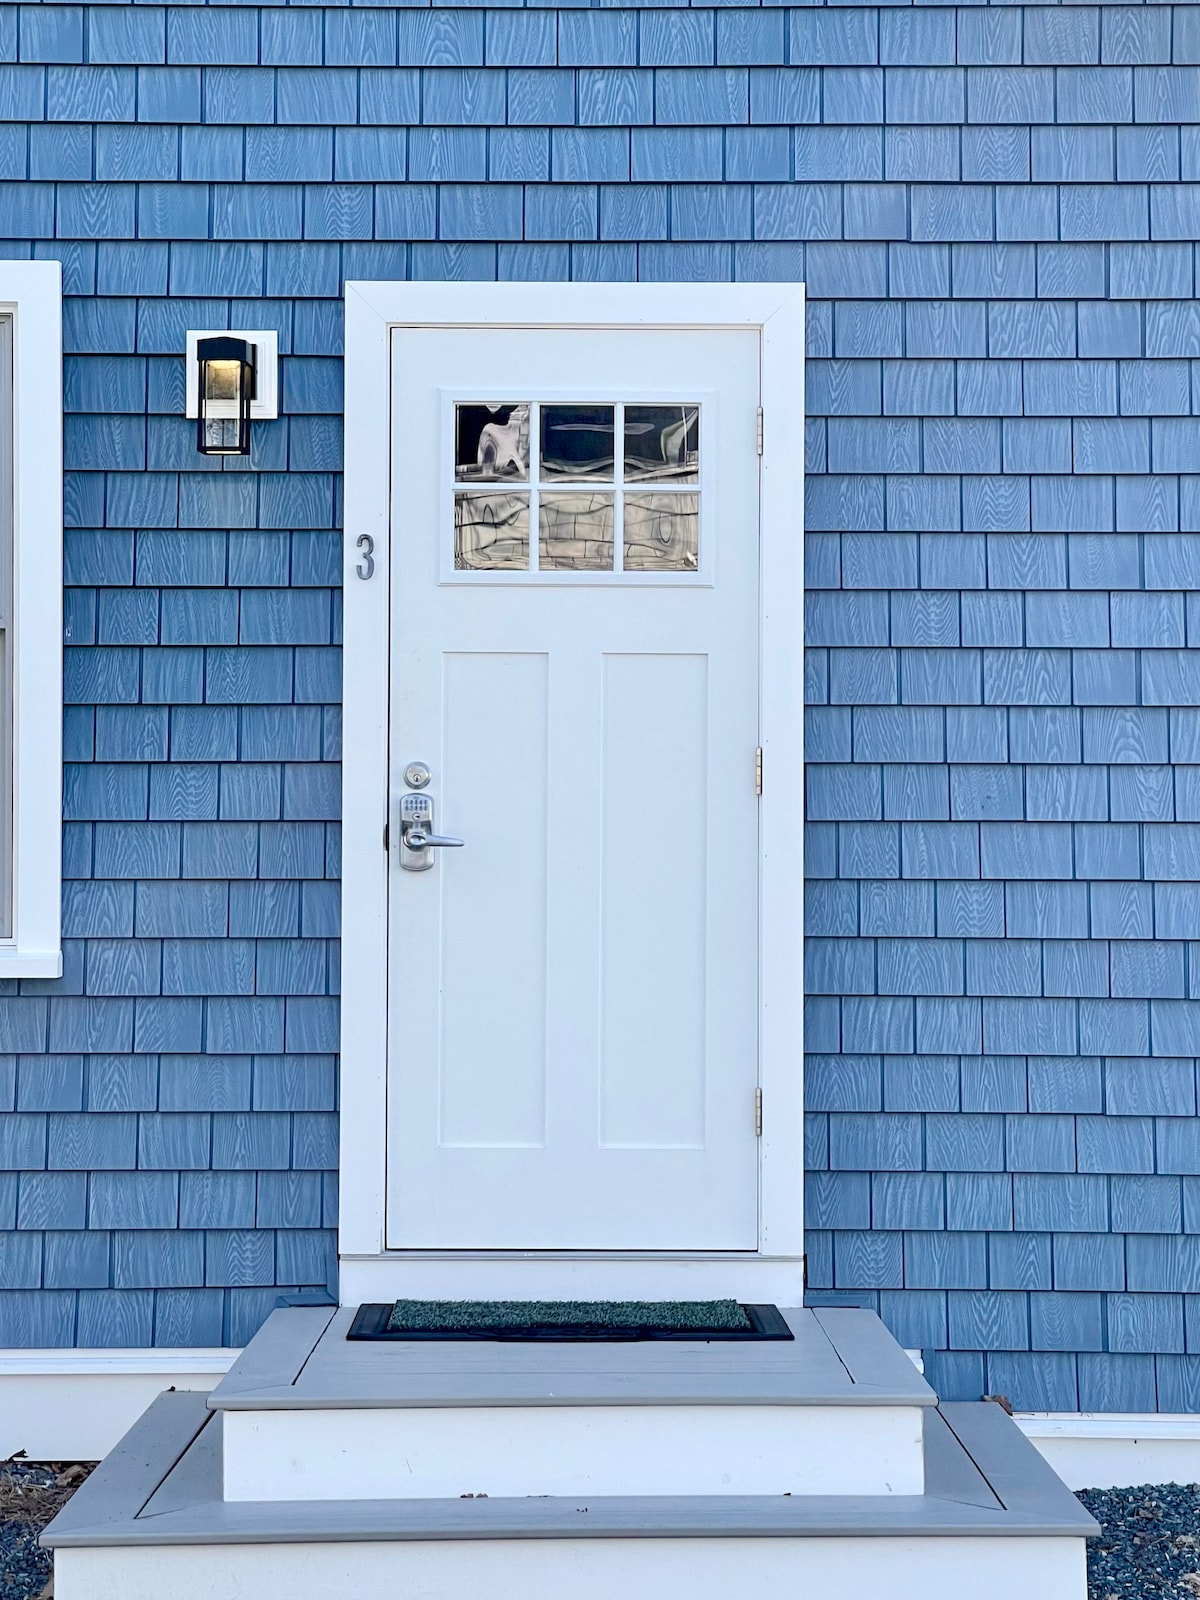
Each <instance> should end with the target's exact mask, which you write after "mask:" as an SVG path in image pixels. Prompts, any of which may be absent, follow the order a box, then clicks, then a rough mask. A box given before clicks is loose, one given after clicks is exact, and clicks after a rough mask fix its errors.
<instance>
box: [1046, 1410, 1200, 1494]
mask: <svg viewBox="0 0 1200 1600" xmlns="http://www.w3.org/2000/svg"><path fill="white" fill-rule="evenodd" d="M1016 1422H1017V1425H1018V1427H1019V1428H1020V1429H1021V1431H1022V1433H1024V1435H1025V1437H1026V1438H1027V1439H1028V1440H1029V1441H1030V1442H1031V1443H1032V1444H1034V1445H1036V1446H1037V1448H1038V1450H1039V1451H1040V1452H1041V1453H1042V1455H1043V1456H1045V1458H1046V1460H1047V1461H1048V1462H1049V1463H1050V1465H1051V1466H1052V1467H1053V1468H1054V1470H1055V1472H1057V1473H1058V1475H1059V1477H1060V1478H1061V1479H1062V1480H1063V1482H1064V1483H1065V1484H1066V1485H1067V1487H1068V1488H1070V1489H1116V1488H1125V1487H1128V1486H1130V1485H1132V1484H1138V1483H1196V1482H1200V1416H1191V1415H1180V1414H1168V1413H1166V1412H1158V1413H1153V1412H1152V1413H1145V1414H1141V1413H1134V1412H1095V1411H1085V1412H1042V1411H1036V1412H1019V1413H1018V1414H1017V1417H1016Z"/></svg>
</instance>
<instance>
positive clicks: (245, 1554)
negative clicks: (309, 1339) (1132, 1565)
mask: <svg viewBox="0 0 1200 1600" xmlns="http://www.w3.org/2000/svg"><path fill="white" fill-rule="evenodd" d="M751 1592H753V1593H755V1594H772V1593H773V1594H778V1595H786V1596H787V1597H788V1600H829V1597H830V1596H831V1595H840V1594H851V1595H853V1594H862V1595H879V1596H885V1597H886V1600H930V1597H931V1596H933V1597H951V1596H964V1597H966V1596H969V1597H970V1600H1013V1596H1014V1595H1019V1596H1020V1600H1085V1595H1086V1571H1085V1560H1084V1541H1083V1540H1082V1539H1065V1538H1053V1539H1049V1538H1008V1539H1001V1540H999V1541H997V1540H995V1539H969V1538H964V1539H958V1538H935V1539H893V1538H877V1539H861V1538H859V1539H854V1538H847V1539H720V1538H714V1539H593V1540H587V1541H579V1540H573V1539H537V1540H522V1539H514V1540H480V1541H457V1542H445V1541H429V1542H421V1541H417V1542H406V1543H394V1542H380V1543H377V1544H366V1543H359V1544H306V1545H300V1544H291V1545H283V1544H268V1545H262V1544H257V1545H237V1546H232V1547H231V1546H224V1547H219V1546H218V1547H213V1546H197V1545H182V1546H173V1547H163V1546H146V1547H143V1548H141V1549H121V1548H116V1549H64V1550H59V1551H58V1553H57V1556H56V1560H55V1574H54V1594H55V1600H115V1597H117V1596H119V1597H120V1600H163V1596H164V1595H169V1596H170V1597H171V1600H213V1597H214V1596H218V1595H219V1596H220V1597H221V1600H262V1597H263V1596H267V1595H269V1596H284V1595H286V1596H287V1600H329V1597H330V1596H331V1595H366V1594H373V1595H380V1596H383V1595H395V1596H401V1595H403V1596H413V1597H415V1596H418V1595H419V1596H420V1600H463V1597H464V1596H468V1595H487V1596H488V1600H562V1597H563V1595H570V1597H571V1600H613V1596H614V1595H619V1596H620V1597H621V1600H665V1597H672V1600H675V1597H681V1596H686V1597H687V1600H730V1596H732V1595H744V1594H748V1593H751Z"/></svg>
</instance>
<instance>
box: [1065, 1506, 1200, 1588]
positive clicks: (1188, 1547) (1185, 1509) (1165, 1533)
mask: <svg viewBox="0 0 1200 1600" xmlns="http://www.w3.org/2000/svg"><path fill="white" fill-rule="evenodd" d="M1079 1499H1080V1500H1081V1501H1082V1502H1083V1504H1084V1505H1085V1506H1086V1507H1087V1509H1088V1510H1089V1511H1090V1512H1091V1513H1092V1515H1093V1516H1094V1517H1095V1519H1096V1521H1097V1522H1098V1523H1099V1524H1100V1526H1101V1528H1102V1529H1103V1530H1104V1531H1103V1534H1102V1535H1101V1537H1100V1538H1099V1539H1094V1540H1092V1541H1091V1542H1090V1543H1089V1545H1088V1600H1160V1597H1165V1596H1168V1595H1169V1596H1171V1600H1200V1484H1196V1483H1189V1484H1178V1483H1144V1484H1139V1485H1138V1486H1137V1487H1136V1488H1132V1489H1082V1490H1080V1492H1079Z"/></svg>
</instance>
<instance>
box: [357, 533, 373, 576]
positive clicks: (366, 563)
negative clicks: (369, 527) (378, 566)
mask: <svg viewBox="0 0 1200 1600" xmlns="http://www.w3.org/2000/svg"><path fill="white" fill-rule="evenodd" d="M354 544H355V548H356V549H358V550H361V551H362V560H361V561H360V562H359V563H358V565H357V566H356V567H355V569H354V570H355V572H357V574H358V576H359V577H360V578H364V579H365V578H373V577H374V576H375V541H374V539H372V537H371V535H370V534H369V533H360V534H359V536H358V538H357V539H356V540H355V541H354Z"/></svg>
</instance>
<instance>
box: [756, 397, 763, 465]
mask: <svg viewBox="0 0 1200 1600" xmlns="http://www.w3.org/2000/svg"><path fill="white" fill-rule="evenodd" d="M754 443H755V445H756V447H757V449H758V453H759V455H762V446H763V418H762V407H761V406H759V408H758V410H757V411H756V412H755V413H754Z"/></svg>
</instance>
